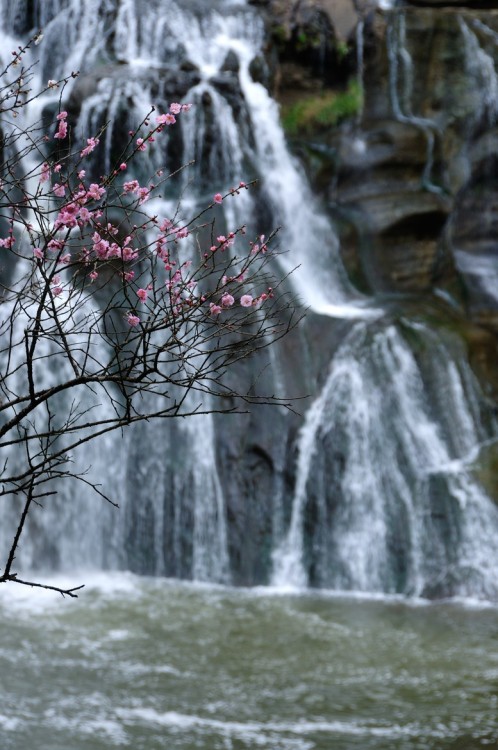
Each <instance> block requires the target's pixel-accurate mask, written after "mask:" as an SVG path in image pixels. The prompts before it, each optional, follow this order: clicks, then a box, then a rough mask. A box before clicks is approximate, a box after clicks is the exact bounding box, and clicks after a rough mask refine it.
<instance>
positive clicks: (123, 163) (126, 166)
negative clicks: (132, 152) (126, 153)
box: [119, 161, 128, 172]
mask: <svg viewBox="0 0 498 750" xmlns="http://www.w3.org/2000/svg"><path fill="white" fill-rule="evenodd" d="M119 168H120V170H121V171H122V172H124V171H125V169H127V168H128V165H127V164H125V162H124V161H123V162H121V164H120V165H119Z"/></svg>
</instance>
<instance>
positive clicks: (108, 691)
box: [0, 574, 498, 750]
mask: <svg viewBox="0 0 498 750" xmlns="http://www.w3.org/2000/svg"><path fill="white" fill-rule="evenodd" d="M75 580H79V579H75V578H74V577H72V578H71V583H74V581H75ZM82 581H83V582H86V584H87V586H86V588H85V589H84V591H83V593H82V594H81V596H80V598H79V599H78V600H62V599H61V598H60V597H58V596H56V595H54V594H53V593H48V592H36V591H31V590H28V589H24V588H21V587H10V588H6V587H2V589H1V590H0V644H1V645H0V673H1V675H2V680H1V685H0V705H1V708H0V733H1V737H2V740H1V747H2V750H25V749H26V748H29V747H31V748H36V750H104V749H105V750H109V748H113V747H117V748H129V749H130V750H159V749H160V748H161V749H163V748H168V750H175V749H177V748H178V749H180V748H181V750H193V749H194V748H195V749H196V750H198V749H200V750H218V749H219V750H243V749H245V748H268V750H332V749H333V750H353V749H356V748H358V750H360V749H361V750H373V749H379V750H381V749H382V750H385V749H387V748H389V749H391V748H392V749H394V748H396V750H405V749H407V750H408V749H410V750H412V749H413V750H415V749H417V750H422V749H429V748H430V749H431V750H433V749H435V748H438V749H439V748H452V749H455V750H456V748H458V749H459V750H471V749H472V748H477V747H498V718H497V709H498V705H497V704H498V610H497V609H496V607H492V606H488V605H486V604H483V603H480V604H477V603H472V602H470V601H467V602H463V601H462V602H457V601H452V602H439V603H437V604H436V603H431V604H429V603H427V602H424V601H423V600H405V599H402V598H396V597H393V598H389V597H379V598H375V597H374V598H372V597H370V598H358V597H355V596H346V597H345V596H340V595H337V594H332V593H330V592H326V591H322V592H316V591H315V592H312V591H307V592H303V593H285V591H280V590H277V589H270V588H253V589H233V588H229V587H221V586H212V585H201V584H188V583H184V582H178V581H174V580H166V579H157V578H156V579H151V578H139V577H135V576H133V575H132V574H113V575H106V574H97V575H95V574H92V575H90V574H89V575H86V576H82Z"/></svg>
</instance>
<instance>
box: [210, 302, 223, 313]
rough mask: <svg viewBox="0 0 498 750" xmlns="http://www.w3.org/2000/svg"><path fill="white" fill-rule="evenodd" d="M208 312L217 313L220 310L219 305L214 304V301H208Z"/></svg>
mask: <svg viewBox="0 0 498 750" xmlns="http://www.w3.org/2000/svg"><path fill="white" fill-rule="evenodd" d="M209 312H210V314H211V315H219V314H220V312H221V307H220V306H219V305H215V304H214V302H210V303H209Z"/></svg>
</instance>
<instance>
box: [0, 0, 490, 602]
mask: <svg viewBox="0 0 498 750" xmlns="http://www.w3.org/2000/svg"><path fill="white" fill-rule="evenodd" d="M35 6H36V9H37V10H36V13H37V14H38V16H40V18H41V17H42V16H44V18H43V20H44V23H45V29H44V32H45V38H44V41H43V43H42V47H41V50H42V70H43V75H44V76H45V77H46V78H48V77H50V78H58V77H60V76H61V75H63V74H66V73H67V72H68V66H69V68H74V69H81V70H82V75H84V74H87V73H89V72H90V71H92V69H93V66H94V65H95V64H96V63H97V61H99V62H101V63H104V64H110V65H111V68H112V70H111V72H110V73H109V74H104V75H103V76H102V80H101V81H100V82H99V83H98V86H93V87H90V88H91V94H90V95H89V96H87V97H86V98H84V100H83V106H82V111H81V115H80V118H79V121H78V125H77V133H76V134H77V136H78V137H79V138H86V137H89V136H90V135H93V134H95V131H96V130H97V128H98V127H99V125H100V124H101V123H102V120H103V119H105V120H108V121H109V123H110V125H109V128H108V131H107V134H106V135H105V149H104V169H105V170H107V169H108V167H109V166H110V163H111V146H112V139H113V135H114V132H115V130H114V128H115V126H117V125H118V124H119V123H120V122H121V123H122V121H123V118H125V120H126V128H127V127H128V123H129V126H130V127H134V125H135V124H136V123H137V122H138V121H140V119H141V118H142V117H143V115H144V114H145V111H146V110H148V108H149V106H150V105H151V104H154V105H156V106H157V108H158V109H159V110H160V111H165V108H166V107H167V104H168V99H167V96H166V94H164V95H163V94H162V93H161V92H160V91H159V93H157V91H158V89H157V84H158V81H162V77H163V76H165V75H166V73H167V71H168V66H171V60H172V59H175V56H178V57H181V56H182V55H185V57H186V59H188V60H189V61H190V62H191V63H194V64H195V65H197V67H198V70H199V74H200V77H201V81H200V82H199V83H196V84H195V86H194V87H193V88H192V89H191V90H190V91H189V92H188V93H187V94H186V96H185V101H192V102H193V103H194V104H195V108H194V110H193V111H192V113H190V115H191V116H190V117H189V118H185V120H184V122H183V149H184V151H183V160H184V161H189V160H190V159H196V160H197V165H196V166H194V168H193V170H192V172H191V174H192V175H193V182H194V186H196V185H197V186H198V190H197V192H196V191H195V190H192V191H191V192H190V193H189V195H188V196H187V197H185V199H184V205H183V208H184V209H185V207H186V206H187V205H194V204H195V203H196V202H207V201H210V200H211V198H212V194H213V193H214V192H217V191H218V190H219V191H220V192H225V190H227V189H229V188H230V187H231V186H232V185H235V186H236V185H238V183H239V181H240V180H247V178H248V176H249V177H250V178H251V177H252V176H253V175H254V174H257V175H258V177H259V181H260V192H259V197H257V193H256V194H253V193H247V192H245V191H244V192H243V193H242V195H241V196H240V197H239V198H237V199H233V200H232V199H229V200H227V201H226V202H225V203H226V207H224V218H225V222H226V224H227V226H228V227H229V228H230V229H235V228H236V227H237V226H238V225H239V224H240V223H242V222H243V221H246V220H247V219H248V217H249V218H251V217H252V220H253V222H254V221H255V214H257V212H258V210H259V209H260V208H261V204H264V205H265V208H266V209H267V210H269V212H270V213H271V216H272V221H273V223H274V225H275V224H281V225H282V227H283V229H282V232H281V233H280V235H279V247H280V250H281V251H282V254H281V255H280V257H279V263H280V265H281V268H282V269H283V270H284V272H287V271H290V270H292V269H293V268H295V267H298V270H297V271H296V272H295V273H294V274H293V275H292V277H291V283H292V285H293V286H294V290H295V293H296V294H297V296H299V297H300V298H301V299H302V301H303V302H304V303H305V304H306V305H309V306H310V307H311V309H312V310H313V311H314V312H317V313H321V314H323V315H326V316H331V317H339V318H361V319H363V322H361V323H356V324H355V325H354V327H353V329H352V330H351V332H350V333H349V335H348V336H347V338H346V339H345V340H344V342H343V343H342V345H341V346H340V348H339V350H338V351H337V353H336V354H335V355H334V358H333V361H332V363H331V365H330V371H329V374H328V376H327V379H326V382H325V383H324V385H323V386H322V388H321V391H320V393H319V395H318V396H317V397H316V398H315V400H314V403H313V404H312V406H311V407H310V408H309V410H308V412H307V413H306V415H305V417H304V424H303V426H302V428H301V432H300V435H299V438H298V445H297V447H298V457H297V463H296V479H295V487H294V493H293V497H292V498H291V504H292V508H291V512H290V524H289V529H288V532H287V534H285V535H284V536H283V540H282V542H281V544H280V545H279V546H278V547H277V548H276V549H275V550H274V555H273V559H274V571H273V583H274V584H275V585H277V586H280V587H286V586H291V587H304V586H307V585H308V583H309V582H310V569H311V567H313V574H312V581H311V582H312V583H314V584H318V585H321V586H328V587H333V588H339V589H357V590H362V591H387V592H396V591H403V592H406V593H416V594H419V593H422V592H424V591H425V589H426V588H427V587H431V586H433V587H437V585H438V583H439V582H440V581H441V584H442V585H443V587H444V583H445V581H446V580H447V579H449V578H452V577H455V576H456V580H455V582H454V585H453V588H452V590H453V591H457V592H460V593H463V594H466V593H477V594H479V595H481V594H482V595H490V596H491V595H493V594H494V593H495V592H494V588H493V586H494V584H493V580H494V579H496V577H497V574H498V563H497V555H496V552H495V544H494V540H495V539H496V535H497V533H498V522H497V518H496V509H495V508H494V506H492V504H491V502H490V500H489V498H487V497H486V495H485V494H484V492H483V491H482V489H481V488H480V487H479V486H478V485H477V484H476V482H475V481H474V479H473V478H472V476H471V474H470V473H469V472H468V471H467V457H468V456H469V455H471V454H472V455H475V453H476V451H478V446H479V444H480V442H482V441H484V440H485V439H487V438H488V437H489V436H488V435H486V434H484V432H482V431H481V429H480V427H479V420H478V418H477V416H476V411H477V410H476V409H473V408H472V401H473V400H474V401H477V399H478V395H477V394H478V391H477V388H476V386H475V383H474V382H473V379H472V376H471V375H470V374H469V373H468V372H467V371H466V370H465V367H464V365H463V364H460V365H459V368H457V366H456V365H455V364H453V363H452V362H451V361H450V360H449V359H448V358H449V357H450V356H452V355H449V354H448V350H447V349H446V348H445V346H444V344H442V343H440V342H438V341H436V340H435V339H431V337H430V333H429V332H428V331H425V330H421V331H418V333H417V336H418V337H419V340H422V341H425V342H426V343H427V342H429V343H428V344H427V345H428V346H431V347H433V348H434V359H435V363H434V365H433V370H434V371H435V372H436V375H434V372H433V373H432V378H431V377H426V374H425V373H424V372H422V369H421V367H420V365H419V362H418V361H417V358H416V357H415V356H414V354H413V353H412V351H411V349H410V347H409V346H408V344H407V340H406V337H404V336H403V335H402V334H401V332H400V329H399V327H398V326H396V325H394V324H393V325H391V324H389V323H387V322H386V323H385V324H384V323H379V324H377V323H375V322H373V321H371V320H369V322H368V324H367V323H366V322H365V321H366V320H367V319H368V318H369V317H370V316H373V317H379V316H380V314H381V311H379V310H376V311H372V310H368V309H367V308H366V307H364V306H363V305H364V302H363V301H362V300H361V299H360V297H359V295H358V294H356V293H355V292H354V290H353V289H352V288H351V286H350V284H349V281H348V279H347V277H346V274H345V272H344V269H343V266H342V263H341V260H340V254H339V246H338V240H337V236H336V233H335V230H334V227H333V225H332V223H331V222H330V220H329V219H328V218H327V217H326V216H325V214H324V213H323V212H322V210H321V207H320V205H319V203H318V201H317V199H316V198H315V197H314V196H313V195H312V193H311V190H310V188H309V186H308V185H307V183H306V180H305V178H304V174H303V172H302V170H301V168H300V167H299V166H298V164H297V162H296V160H295V159H294V158H293V157H292V156H291V155H290V153H289V151H288V149H287V144H286V141H285V137H284V134H283V131H282V128H281V126H280V123H279V112H278V107H277V105H276V103H275V102H274V101H273V100H272V99H271V97H270V95H269V93H268V91H267V90H266V89H265V87H264V86H263V85H262V84H260V83H256V82H254V81H253V80H252V78H251V76H250V73H249V66H250V63H251V61H252V60H253V58H254V56H255V55H257V54H259V53H260V52H261V51H262V49H263V44H264V35H263V25H262V21H261V19H260V17H259V16H258V13H257V12H256V10H254V9H250V8H249V7H248V6H247V5H246V3H244V2H235V0H234V2H225V3H222V2H213V3H212V8H211V9H208V10H206V9H204V10H202V12H201V11H200V10H199V5H198V4H196V3H195V2H188V3H185V4H182V3H179V2H176V1H175V0H168V1H167V2H166V1H163V2H158V0H151V2H148V3H146V2H141V0H126V1H123V2H121V3H120V4H119V9H118V10H117V15H116V16H115V19H114V23H113V24H111V23H110V21H109V18H108V16H109V17H111V16H112V14H113V12H114V11H115V10H116V8H115V6H114V3H112V2H110V1H108V2H106V1H105V0H93V1H90V0H86V1H85V2H66V3H50V4H49V3H46V4H45V5H44V4H43V3H41V4H35ZM0 8H1V10H2V17H3V18H4V22H5V24H6V26H8V25H9V24H12V23H13V19H12V14H11V12H10V10H9V9H10V8H11V5H10V4H9V3H6V2H5V0H4V2H3V3H2V5H1V6H0ZM111 28H112V29H113V30H114V32H115V33H114V35H111V33H110V31H111ZM83 29H85V33H82V30H83ZM186 30H188V33H186ZM11 32H12V29H11V30H10V32H9V33H10V38H9V40H8V43H9V45H11V44H12V41H13V40H14V37H13V35H12V33H11ZM393 33H394V32H393ZM396 33H397V34H398V36H396V35H395V36H394V37H392V38H391V47H390V56H391V57H390V61H391V92H392V103H393V109H394V113H395V115H396V116H397V117H398V119H399V120H400V121H402V122H406V123H412V124H414V125H416V126H419V127H421V128H422V129H423V130H424V132H426V134H427V138H428V154H427V163H426V168H425V171H424V175H425V176H424V180H426V181H428V180H429V177H430V171H431V163H432V162H431V160H432V145H433V128H434V123H432V122H431V121H429V120H426V119H424V118H420V117H417V116H414V115H413V114H412V111H411V105H410V99H411V92H412V84H413V75H414V71H413V62H412V60H411V58H410V55H409V53H408V51H407V46H406V39H405V29H404V26H403V25H401V27H398V28H397V32H396ZM61 39H63V40H64V44H61V42H60V40H61ZM66 44H67V48H66ZM53 49H56V50H57V53H56V54H53V53H52V51H53ZM182 49H183V51H182ZM228 52H233V53H235V55H236V56H237V59H238V61H239V65H240V70H239V73H238V76H239V84H240V89H241V91H242V94H243V99H239V105H240V107H239V111H238V112H237V113H236V112H235V109H234V107H233V106H232V103H231V102H230V99H229V97H227V96H225V95H224V94H223V90H224V89H223V87H221V88H220V86H219V81H217V78H218V77H219V76H221V78H222V79H223V81H224V82H225V83H226V81H227V78H226V77H225V78H224V77H223V76H225V73H223V72H222V67H223V64H224V61H225V58H226V55H227V53H228ZM114 59H117V60H119V63H120V64H119V65H118V66H116V65H115V64H114V62H113V60H114ZM400 67H401V74H400ZM87 83H88V80H87ZM78 85H79V84H78V83H76V84H74V87H75V91H76V90H77V86H78ZM400 86H401V89H402V91H401V94H400ZM68 93H69V92H68ZM207 100H208V101H209V106H208V105H207V104H205V102H206V101H207ZM123 101H126V110H127V111H126V113H125V112H123ZM213 134H215V135H216V138H213ZM431 139H432V140H431ZM165 142H166V141H165ZM206 144H208V145H209V148H207V146H206ZM206 148H207V152H205V149H206ZM150 154H152V155H150ZM166 160H167V148H166V146H164V145H163V146H161V145H160V144H157V146H156V148H155V149H154V150H153V151H150V152H149V154H148V155H147V160H146V161H145V164H146V165H147V168H148V169H149V170H150V171H154V170H156V169H157V168H159V167H164V166H165V163H166ZM245 170H247V171H248V172H249V175H247V174H246V173H245ZM186 186H187V180H186V178H184V181H183V183H182V188H186ZM154 208H156V207H155V206H154ZM157 210H158V212H159V213H161V212H163V213H164V215H165V216H169V215H171V203H162V204H161V203H159V204H158V206H157ZM376 326H377V327H376ZM413 330H414V331H415V327H413ZM429 382H437V387H435V390H436V391H437V393H436V395H434V394H429V393H428V385H427V384H428V383H429ZM434 402H437V408H433V404H434ZM449 404H451V407H450V406H449ZM204 406H205V407H206V403H204ZM193 407H194V405H193ZM448 412H451V414H450V416H444V415H447V413H448ZM441 415H443V416H441ZM445 419H446V420H447V424H445ZM481 432H482V434H481ZM216 439H217V438H216V431H215V425H214V422H213V419H212V417H210V416H205V417H204V416H203V417H198V418H194V419H191V420H189V421H187V422H185V423H182V422H180V423H179V424H178V425H176V426H175V427H172V428H171V429H170V428H168V427H165V426H164V425H163V424H158V425H153V426H147V429H144V428H143V426H142V427H140V428H139V429H138V428H137V429H135V430H131V431H130V433H129V435H128V437H127V440H126V441H125V442H121V441H119V440H117V439H116V440H114V441H113V440H112V439H109V442H108V443H107V444H106V446H105V448H102V449H98V448H97V447H96V448H95V452H94V453H89V454H87V455H86V456H85V457H84V459H83V460H84V461H88V462H89V463H92V465H93V471H94V474H95V476H97V477H98V476H101V475H103V474H106V475H107V478H108V479H109V481H110V483H111V485H112V486H113V488H114V490H115V491H116V494H117V495H118V496H119V499H120V501H121V504H122V506H123V508H122V511H121V513H119V514H118V515H117V516H114V517H113V521H112V522H109V521H108V520H107V519H106V518H104V517H103V515H102V514H101V513H100V511H99V512H90V516H91V522H90V521H86V520H84V521H83V523H82V517H81V516H80V515H79V514H78V513H75V512H74V510H73V507H72V503H71V504H70V503H69V502H68V500H69V494H68V495H67V496H66V495H65V499H64V503H63V507H64V512H63V513H61V512H60V510H59V506H54V508H53V509H52V510H50V512H44V513H43V514H42V515H40V516H39V518H40V520H39V521H38V522H37V523H38V524H39V528H38V529H37V530H38V531H39V534H38V540H39V541H38V543H37V541H36V540H37V535H36V534H35V533H33V536H32V537H31V538H30V542H29V544H27V545H26V547H25V548H24V551H25V558H23V561H24V560H25V561H26V563H27V564H31V565H36V564H37V562H38V561H39V560H40V559H42V560H45V561H46V560H47V559H49V558H50V555H49V554H47V553H46V552H44V548H45V547H47V545H48V544H49V543H48V541H47V540H49V539H52V540H53V535H54V531H55V534H56V536H57V537H58V539H59V540H61V541H58V542H57V544H56V545H55V546H57V548H58V549H57V550H56V551H54V552H53V555H54V556H55V557H58V559H59V564H61V565H63V566H64V567H70V566H71V565H81V564H87V565H88V564H91V563H93V564H94V565H97V566H100V565H106V566H108V567H122V566H125V565H127V564H128V563H129V561H130V560H132V561H133V565H134V566H135V568H134V569H138V570H140V572H144V573H153V574H171V573H173V574H174V575H178V576H184V577H194V578H197V579H200V580H215V581H220V582H227V581H229V580H230V570H229V568H230V565H229V556H228V546H229V545H228V534H229V529H228V526H227V522H226V515H227V508H226V502H225V492H224V488H223V487H222V484H221V481H220V477H219V473H218V468H217V464H216V460H217V457H216ZM109 456H111V457H112V460H109V458H108V457H109ZM125 461H126V463H127V466H126V472H125V470H124V463H125ZM124 473H126V477H124V476H123V475H124ZM281 473H283V470H282V469H281ZM279 481H280V482H282V480H281V479H280V480H279ZM276 484H278V482H276ZM441 488H442V489H441ZM279 492H280V491H279ZM277 494H278V499H277V500H276V501H275V502H276V504H278V508H277V507H276V506H275V519H276V520H275V527H280V523H281V519H282V517H283V516H284V515H285V514H284V513H283V509H282V507H281V505H282V497H281V495H280V494H279V493H277ZM82 500H83V502H82V505H84V506H85V507H86V506H87V501H86V496H85V497H83V498H82ZM268 501H269V502H270V499H269V500H268ZM99 502H100V501H99ZM88 507H95V506H91V505H88ZM310 507H312V510H313V513H314V516H315V522H316V524H315V529H314V531H313V533H312V535H311V536H312V537H313V538H312V539H310V538H309V534H308V532H307V529H306V524H307V516H306V514H307V512H309V510H310ZM464 507H465V512H462V509H463V508H464ZM85 513H86V511H85ZM433 516H434V518H435V519H436V520H434V518H433ZM439 516H443V517H444V518H446V520H447V521H448V526H449V527H450V529H449V531H448V529H447V528H445V529H442V528H440V526H441V524H439V525H438V521H437V518H438V517H439ZM84 518H86V516H84ZM116 519H117V520H116ZM82 526H86V527H88V529H89V534H88V536H87V534H86V533H85V534H84V535H83V534H82V533H81V527H82ZM103 529H104V531H103ZM104 537H105V538H104ZM89 538H91V542H89V541H88V539H89ZM275 538H278V539H281V538H282V535H281V533H276V534H275ZM255 543H256V542H255ZM51 544H53V542H51ZM130 550H131V552H130ZM166 558H168V559H166ZM310 559H312V560H313V565H312V566H311V564H310ZM468 581H470V582H468Z"/></svg>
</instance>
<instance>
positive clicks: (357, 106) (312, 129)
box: [282, 79, 363, 136]
mask: <svg viewBox="0 0 498 750" xmlns="http://www.w3.org/2000/svg"><path fill="white" fill-rule="evenodd" d="M362 105H363V92H362V90H361V87H360V85H359V84H358V82H357V81H356V80H354V79H353V80H351V81H350V82H349V84H348V86H347V89H346V90H345V91H326V92H325V91H324V92H322V93H320V94H313V95H310V96H304V97H302V98H301V99H299V101H297V102H295V103H294V104H292V105H289V106H284V107H283V108H282V125H283V127H284V130H285V132H286V133H287V135H289V136H297V135H312V134H314V133H319V132H323V131H325V130H328V129H330V128H333V127H335V126H336V125H338V124H339V123H340V122H342V121H344V120H346V119H350V118H352V117H356V116H357V115H358V114H359V112H361V108H362Z"/></svg>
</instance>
